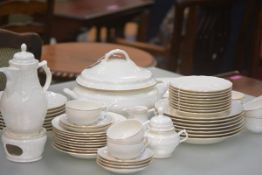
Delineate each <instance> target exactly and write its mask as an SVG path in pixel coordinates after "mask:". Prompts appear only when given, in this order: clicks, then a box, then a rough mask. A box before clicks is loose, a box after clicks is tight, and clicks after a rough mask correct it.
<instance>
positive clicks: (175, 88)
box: [169, 85, 232, 96]
mask: <svg viewBox="0 0 262 175" xmlns="http://www.w3.org/2000/svg"><path fill="white" fill-rule="evenodd" d="M169 89H170V90H171V91H173V92H178V93H180V94H184V95H189V96H191V95H192V96H194V95H196V96H202V95H204V96H222V95H225V94H230V93H231V90H232V89H231V88H228V89H225V90H222V91H214V92H197V91H188V90H184V89H179V88H177V87H174V86H172V85H171V86H169Z"/></svg>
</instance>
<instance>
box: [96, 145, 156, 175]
mask: <svg viewBox="0 0 262 175" xmlns="http://www.w3.org/2000/svg"><path fill="white" fill-rule="evenodd" d="M152 159H153V153H152V152H151V151H150V149H146V150H145V151H144V152H143V154H142V155H141V156H139V157H137V158H135V159H129V160H122V159H121V160H120V159H117V158H114V157H113V156H111V155H110V153H109V152H108V149H107V147H103V148H100V149H98V151H97V158H96V162H97V164H98V165H100V166H101V167H102V168H104V169H106V170H108V171H111V172H113V173H121V174H128V173H136V172H138V171H142V170H144V169H145V168H147V167H148V166H149V165H150V163H151V161H152Z"/></svg>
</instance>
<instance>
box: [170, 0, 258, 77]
mask: <svg viewBox="0 0 262 175" xmlns="http://www.w3.org/2000/svg"><path fill="white" fill-rule="evenodd" d="M236 2H238V1H233V0H177V1H176V3H175V18H174V34H173V40H172V42H173V43H172V49H171V50H172V51H173V55H174V59H170V64H169V65H170V69H171V70H179V73H182V74H207V75H213V74H217V73H221V72H227V71H231V70H239V71H240V72H243V71H246V70H247V69H248V68H247V66H248V64H247V62H246V61H243V59H244V58H243V55H250V54H251V53H250V52H249V51H248V50H247V49H243V48H242V49H239V48H240V47H239V46H241V45H242V46H243V45H247V43H250V44H252V43H253V42H254V41H252V40H250V38H251V35H252V34H251V33H252V32H251V33H250V32H248V31H250V29H252V27H253V28H254V25H253V24H251V23H249V24H250V25H249V24H248V23H247V22H250V21H251V20H252V13H255V10H250V9H254V7H255V6H256V3H254V2H258V1H246V6H245V8H244V9H241V10H242V11H241V10H239V9H240V8H239V4H236ZM240 5H242V4H240ZM237 8H238V9H237ZM238 10H239V11H238ZM185 11H187V12H188V14H187V15H184V14H185ZM237 11H238V12H239V13H240V14H239V15H238V16H236V14H238V13H237ZM251 12H252V13H251ZM234 13H235V14H234ZM254 16H255V15H254ZM244 35H248V36H250V37H249V38H247V37H246V38H245V39H243V38H244V37H243V36H244ZM240 59H242V60H240Z"/></svg>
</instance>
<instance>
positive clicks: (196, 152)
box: [0, 68, 262, 175]
mask: <svg viewBox="0 0 262 175" xmlns="http://www.w3.org/2000/svg"><path fill="white" fill-rule="evenodd" d="M149 69H150V70H151V71H152V72H153V74H154V75H155V76H156V77H176V76H179V75H178V74H174V73H171V72H167V71H164V70H161V69H158V68H149ZM73 86H74V82H67V83H62V84H57V85H53V86H51V88H50V90H54V91H56V92H61V91H62V88H64V87H73ZM261 162H262V135H259V134H253V133H250V132H248V131H243V132H242V133H240V134H239V135H237V136H234V137H232V138H230V139H227V140H225V141H224V142H221V143H217V144H211V145H192V144H187V143H183V144H181V145H179V146H178V147H177V148H176V150H175V151H174V153H173V155H172V157H170V158H168V159H155V160H153V162H152V165H150V166H149V167H148V168H147V169H145V170H144V171H142V172H139V173H137V174H141V175H142V174H143V175H159V174H162V175H174V174H177V175H221V174H223V175H247V174H252V175H261V173H262V166H261ZM32 173H33V174H37V175H72V174H77V175H87V174H92V175H93V174H95V175H108V174H113V173H110V172H108V171H106V170H104V169H103V168H101V167H100V166H98V165H96V162H95V160H84V159H77V158H73V157H71V156H69V155H67V154H64V153H61V152H58V151H56V150H55V149H53V148H52V146H51V137H49V138H48V142H47V145H46V149H45V152H44V157H43V159H42V160H40V161H38V162H34V163H13V162H10V161H8V160H7V159H6V158H5V154H4V150H3V147H2V144H1V146H0V174H1V175H29V174H32Z"/></svg>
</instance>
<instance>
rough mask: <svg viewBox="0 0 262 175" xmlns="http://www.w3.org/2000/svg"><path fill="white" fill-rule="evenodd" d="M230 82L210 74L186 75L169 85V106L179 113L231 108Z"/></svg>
mask: <svg viewBox="0 0 262 175" xmlns="http://www.w3.org/2000/svg"><path fill="white" fill-rule="evenodd" d="M231 88H232V83H231V82H230V81H228V80H224V79H222V78H217V77H211V76H186V77H180V78H177V79H174V80H173V81H172V82H171V83H170V86H169V106H170V107H172V108H173V109H176V110H177V111H179V112H180V113H181V114H184V113H185V114H187V113H219V112H225V111H229V110H230V108H231Z"/></svg>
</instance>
